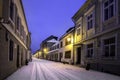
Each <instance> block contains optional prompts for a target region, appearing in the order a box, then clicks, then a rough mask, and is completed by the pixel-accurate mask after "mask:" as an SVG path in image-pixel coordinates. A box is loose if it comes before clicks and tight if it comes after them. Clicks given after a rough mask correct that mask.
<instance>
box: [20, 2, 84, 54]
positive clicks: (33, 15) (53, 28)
mask: <svg viewBox="0 0 120 80" xmlns="http://www.w3.org/2000/svg"><path fill="white" fill-rule="evenodd" d="M22 1H23V6H24V10H25V14H26V19H27V24H28V27H29V31H30V32H31V34H32V35H31V39H32V44H31V49H32V52H35V51H36V50H37V49H39V48H40V43H41V41H43V40H44V39H45V38H47V37H48V36H50V35H55V36H57V37H60V36H61V35H63V34H64V33H65V31H66V30H67V29H68V28H70V27H73V26H74V23H73V22H72V19H71V18H72V16H73V15H74V14H75V13H76V12H77V11H78V10H79V9H80V7H81V6H82V5H83V4H84V2H85V1H86V0H22Z"/></svg>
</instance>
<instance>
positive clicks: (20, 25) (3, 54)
mask: <svg viewBox="0 0 120 80" xmlns="http://www.w3.org/2000/svg"><path fill="white" fill-rule="evenodd" d="M30 37H31V34H30V32H29V30H28V25H27V22H26V18H25V13H24V9H23V4H22V1H21V0H0V64H1V65H0V80H3V79H4V78H6V77H8V76H9V75H10V74H12V73H13V72H14V71H15V70H17V69H18V68H19V67H21V66H23V65H25V62H26V60H29V59H30V53H31V49H30V44H31V38H30Z"/></svg>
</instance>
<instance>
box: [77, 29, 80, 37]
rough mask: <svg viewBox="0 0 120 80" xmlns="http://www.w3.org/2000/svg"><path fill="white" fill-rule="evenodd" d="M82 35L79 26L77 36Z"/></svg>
mask: <svg viewBox="0 0 120 80" xmlns="http://www.w3.org/2000/svg"><path fill="white" fill-rule="evenodd" d="M78 35H80V28H77V36H78Z"/></svg>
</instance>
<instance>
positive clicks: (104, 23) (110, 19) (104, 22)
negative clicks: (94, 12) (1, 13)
mask: <svg viewBox="0 0 120 80" xmlns="http://www.w3.org/2000/svg"><path fill="white" fill-rule="evenodd" d="M115 19H116V17H115V16H113V17H111V18H109V19H108V20H105V21H103V25H108V24H111V23H113V22H114V21H115Z"/></svg>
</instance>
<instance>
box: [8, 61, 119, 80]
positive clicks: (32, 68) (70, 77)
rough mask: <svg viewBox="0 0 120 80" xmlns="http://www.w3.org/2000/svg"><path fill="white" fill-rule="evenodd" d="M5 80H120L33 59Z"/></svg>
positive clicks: (57, 63) (109, 75)
mask: <svg viewBox="0 0 120 80" xmlns="http://www.w3.org/2000/svg"><path fill="white" fill-rule="evenodd" d="M6 80H120V76H115V75H111V74H107V73H101V72H97V71H92V70H89V71H86V70H85V69H84V68H79V67H75V66H72V65H68V64H62V63H59V62H52V61H47V60H38V59H33V61H32V62H30V63H29V65H28V66H24V67H22V68H20V69H19V70H18V71H16V72H15V73H13V74H12V75H11V76H10V77H8V78H7V79H6Z"/></svg>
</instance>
